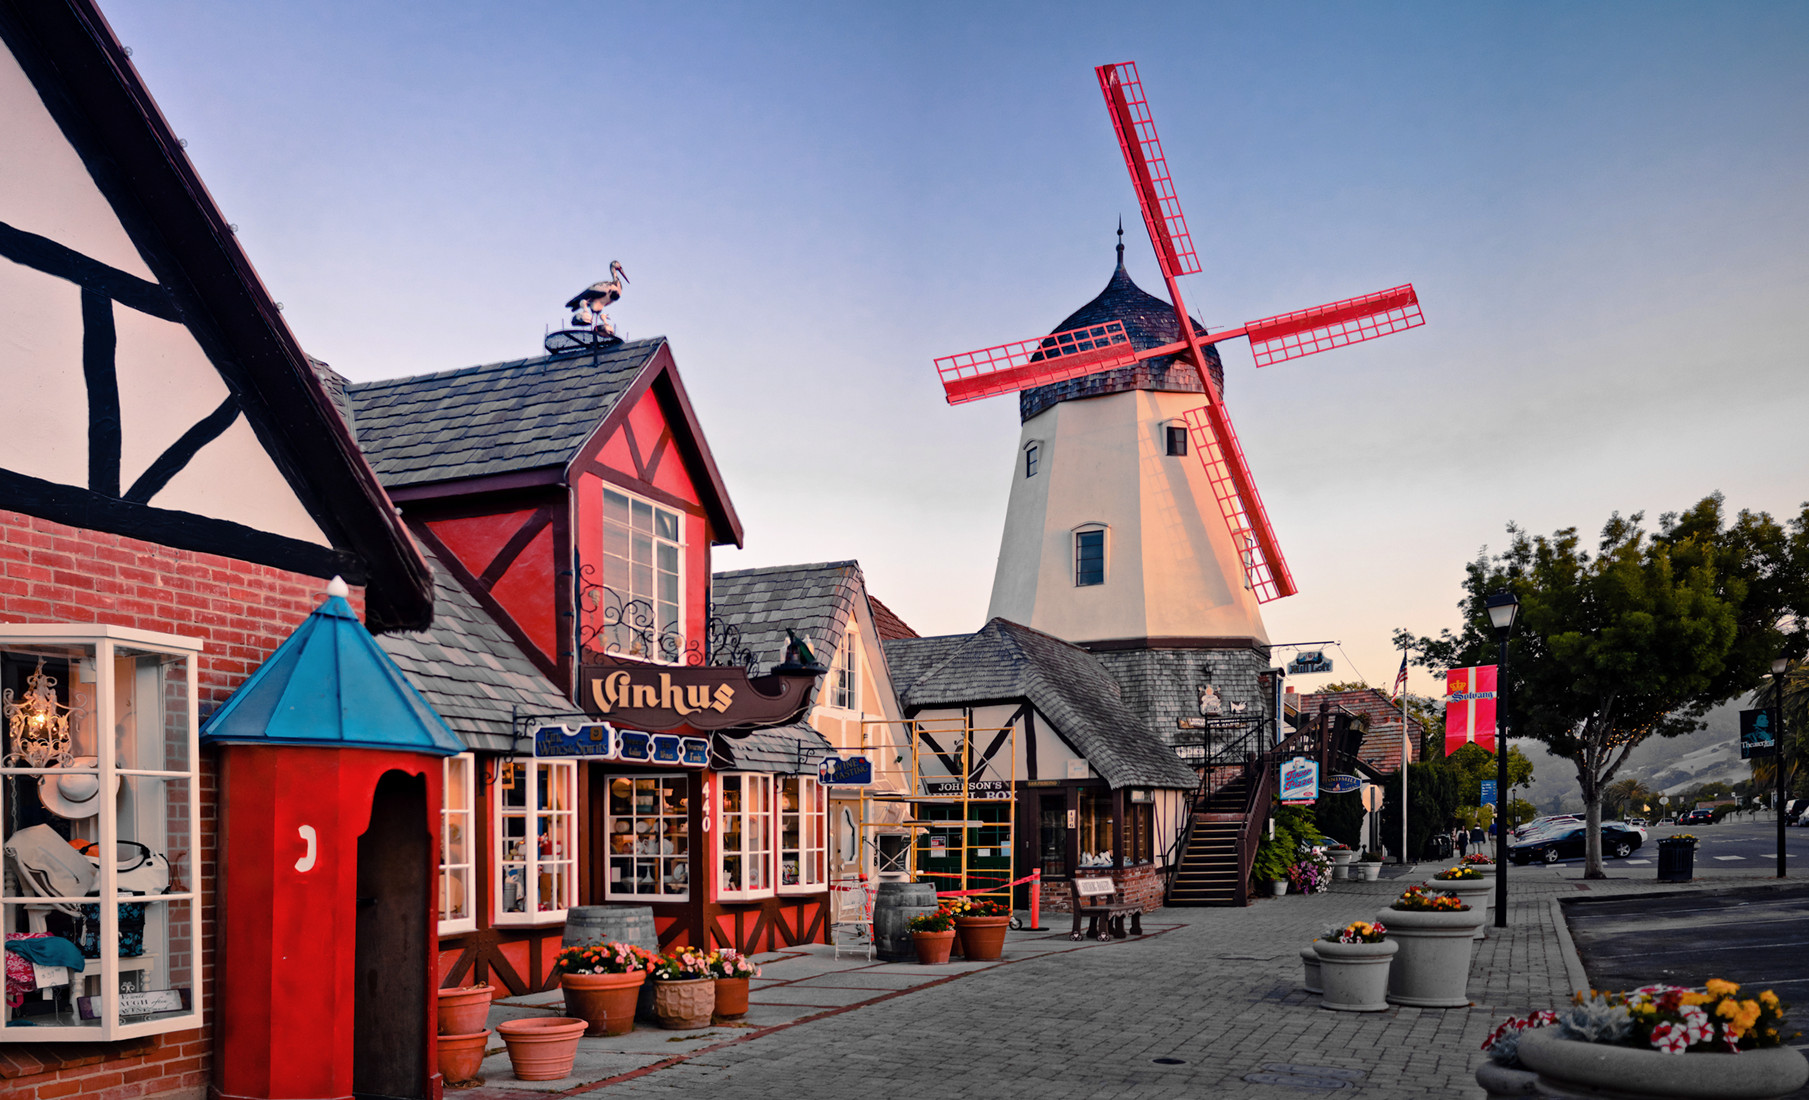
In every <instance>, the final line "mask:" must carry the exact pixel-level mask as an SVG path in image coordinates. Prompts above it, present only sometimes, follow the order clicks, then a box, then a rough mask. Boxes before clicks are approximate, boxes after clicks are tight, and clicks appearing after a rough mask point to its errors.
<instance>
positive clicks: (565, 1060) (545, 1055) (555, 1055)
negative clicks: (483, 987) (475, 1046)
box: [496, 1016, 589, 1081]
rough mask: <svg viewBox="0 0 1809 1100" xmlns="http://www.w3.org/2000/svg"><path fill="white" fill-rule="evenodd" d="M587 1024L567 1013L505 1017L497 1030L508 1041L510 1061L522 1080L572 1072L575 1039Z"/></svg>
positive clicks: (543, 1078) (566, 1075)
mask: <svg viewBox="0 0 1809 1100" xmlns="http://www.w3.org/2000/svg"><path fill="white" fill-rule="evenodd" d="M587 1026H589V1025H587V1024H586V1023H585V1022H584V1021H583V1020H574V1019H572V1018H570V1017H569V1016H541V1017H539V1018H537V1019H528V1020H504V1021H503V1022H502V1023H500V1024H497V1025H496V1033H497V1034H498V1035H501V1036H502V1039H503V1042H505V1043H507V1044H508V1045H509V1065H510V1067H511V1068H513V1069H514V1070H515V1076H516V1078H517V1079H518V1080H522V1081H557V1080H559V1079H561V1078H564V1077H570V1076H571V1075H572V1062H573V1061H574V1060H575V1059H576V1058H577V1057H578V1040H579V1039H581V1038H583V1037H584V1029H585V1028H586V1027H587Z"/></svg>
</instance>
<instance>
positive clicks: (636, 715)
mask: <svg viewBox="0 0 1809 1100" xmlns="http://www.w3.org/2000/svg"><path fill="white" fill-rule="evenodd" d="M820 674H821V669H820V668H814V669H813V668H810V667H788V666H784V665H781V666H779V668H777V669H775V670H774V672H773V674H772V675H770V676H749V675H748V674H747V670H746V669H743V668H722V667H709V666H680V667H674V668H662V667H660V666H658V665H641V664H635V665H626V664H618V665H584V666H582V667H580V668H579V670H578V701H579V705H580V706H582V707H583V708H584V712H585V713H586V714H592V715H595V716H597V717H599V718H607V719H609V721H610V722H612V723H616V724H618V725H623V726H632V727H636V728H639V729H651V730H667V729H672V728H674V727H676V726H690V727H691V728H692V729H699V730H729V731H732V730H733V729H735V728H736V727H743V728H748V729H755V728H760V727H765V726H778V725H784V724H785V723H787V722H791V721H795V720H796V719H797V718H798V716H799V715H801V714H803V713H804V711H805V709H806V708H807V707H809V705H810V695H811V690H812V689H813V688H814V687H815V686H816V682H817V676H819V675H820ZM730 736H733V733H731V734H730Z"/></svg>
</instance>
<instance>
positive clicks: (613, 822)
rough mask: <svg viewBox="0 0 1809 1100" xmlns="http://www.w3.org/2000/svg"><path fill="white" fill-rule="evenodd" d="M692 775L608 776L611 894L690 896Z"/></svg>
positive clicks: (676, 898)
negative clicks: (609, 777)
mask: <svg viewBox="0 0 1809 1100" xmlns="http://www.w3.org/2000/svg"><path fill="white" fill-rule="evenodd" d="M690 790H691V777H690V776H689V775H683V774H680V775H637V776H625V775H618V776H614V777H612V778H611V779H610V780H609V800H608V805H607V813H606V815H605V822H606V824H605V826H604V827H605V828H606V829H607V830H608V835H609V881H608V882H607V883H605V892H606V894H607V896H609V897H610V898H631V897H638V898H659V899H661V900H671V901H683V900H685V899H687V898H689V897H690V896H691V881H690V874H691V803H690Z"/></svg>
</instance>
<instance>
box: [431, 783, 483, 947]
mask: <svg viewBox="0 0 1809 1100" xmlns="http://www.w3.org/2000/svg"><path fill="white" fill-rule="evenodd" d="M475 766H476V757H474V756H472V755H471V754H470V753H468V752H467V753H460V754H459V755H458V756H449V757H447V758H446V762H445V784H444V791H443V794H442V801H441V804H440V889H439V895H440V935H442V936H445V935H449V934H451V933H454V932H471V931H474V930H475V929H476V928H477V908H476V887H477V879H476V878H475V877H474V875H475V870H476V869H475V868H474V867H473V866H472V852H473V848H472V843H471V842H472V838H473V837H474V836H476V833H475V832H474V831H473V830H474V828H475V826H476V821H475V820H474V819H475V817H476V810H475V809H474V805H475V800H474V799H473V797H472V770H473V768H474V767H475Z"/></svg>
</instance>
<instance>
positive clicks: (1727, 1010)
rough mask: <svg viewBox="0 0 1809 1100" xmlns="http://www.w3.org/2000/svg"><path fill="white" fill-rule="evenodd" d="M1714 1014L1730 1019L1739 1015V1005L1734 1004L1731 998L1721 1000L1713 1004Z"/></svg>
mask: <svg viewBox="0 0 1809 1100" xmlns="http://www.w3.org/2000/svg"><path fill="white" fill-rule="evenodd" d="M1715 1015H1717V1016H1720V1017H1722V1018H1723V1019H1728V1020H1732V1019H1734V1018H1735V1017H1736V1016H1739V1015H1740V1006H1739V1005H1737V1004H1735V1003H1734V1002H1733V1001H1732V1000H1726V1001H1722V1002H1721V1003H1720V1004H1718V1005H1716V1006H1715Z"/></svg>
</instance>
